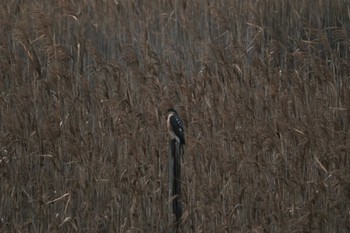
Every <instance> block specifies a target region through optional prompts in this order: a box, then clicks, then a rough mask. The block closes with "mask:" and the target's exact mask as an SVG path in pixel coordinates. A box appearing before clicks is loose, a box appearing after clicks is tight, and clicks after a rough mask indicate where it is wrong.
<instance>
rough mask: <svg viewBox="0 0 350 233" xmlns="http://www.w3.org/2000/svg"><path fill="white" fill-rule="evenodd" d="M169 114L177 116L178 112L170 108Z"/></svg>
mask: <svg viewBox="0 0 350 233" xmlns="http://www.w3.org/2000/svg"><path fill="white" fill-rule="evenodd" d="M167 113H168V114H170V113H174V114H175V115H177V112H176V110H175V109H174V108H169V109H168V112H167Z"/></svg>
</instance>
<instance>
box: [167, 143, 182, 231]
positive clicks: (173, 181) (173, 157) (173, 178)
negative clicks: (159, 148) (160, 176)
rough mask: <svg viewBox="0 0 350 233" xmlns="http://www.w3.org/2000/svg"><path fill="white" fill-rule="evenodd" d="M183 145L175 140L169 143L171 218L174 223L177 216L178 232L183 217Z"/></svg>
mask: <svg viewBox="0 0 350 233" xmlns="http://www.w3.org/2000/svg"><path fill="white" fill-rule="evenodd" d="M182 149H183V148H182V145H181V144H180V143H176V141H175V140H171V141H170V142H169V200H170V202H169V216H170V221H173V219H174V215H175V225H176V232H178V229H179V224H180V220H181V216H182V205H181V156H182Z"/></svg>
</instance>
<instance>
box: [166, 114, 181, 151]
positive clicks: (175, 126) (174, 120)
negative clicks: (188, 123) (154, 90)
mask: <svg viewBox="0 0 350 233" xmlns="http://www.w3.org/2000/svg"><path fill="white" fill-rule="evenodd" d="M167 127H168V132H169V135H170V137H171V139H172V140H174V139H175V141H176V142H177V143H179V144H182V145H185V131H184V124H183V122H182V120H181V119H180V117H179V114H178V113H177V111H176V110H175V109H174V108H169V109H168V117H167Z"/></svg>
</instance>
